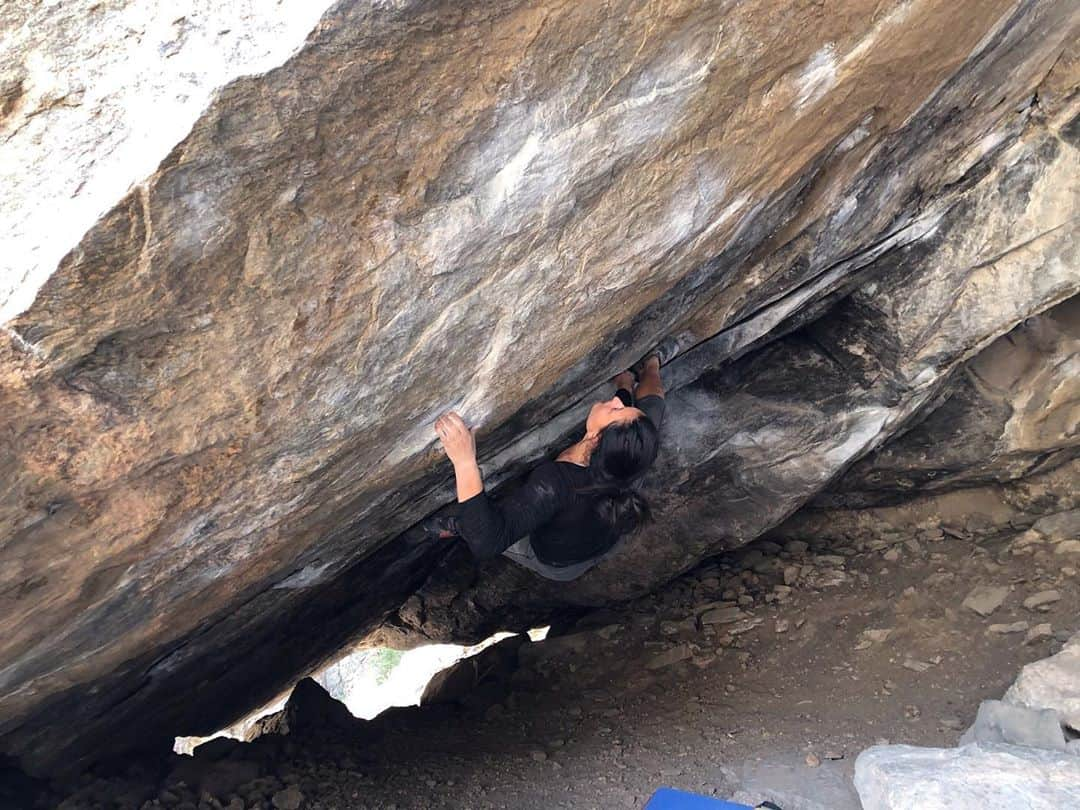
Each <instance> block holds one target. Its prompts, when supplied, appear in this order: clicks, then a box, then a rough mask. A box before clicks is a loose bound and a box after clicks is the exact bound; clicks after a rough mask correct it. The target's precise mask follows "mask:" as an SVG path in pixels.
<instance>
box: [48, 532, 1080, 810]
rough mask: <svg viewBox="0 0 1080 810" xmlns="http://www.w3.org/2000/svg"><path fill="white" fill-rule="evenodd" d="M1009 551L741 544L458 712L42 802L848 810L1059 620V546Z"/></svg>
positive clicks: (1042, 647) (531, 648)
mask: <svg viewBox="0 0 1080 810" xmlns="http://www.w3.org/2000/svg"><path fill="white" fill-rule="evenodd" d="M1009 540H1010V538H1007V537H1003V538H997V539H991V538H976V539H974V540H973V539H970V538H953V537H949V536H947V535H942V534H941V533H940V532H924V533H922V535H920V536H919V537H918V538H915V537H913V538H909V539H908V540H906V541H904V542H903V543H899V544H897V545H886V544H885V543H884V542H883V541H880V540H876V539H873V538H870V539H867V540H861V541H853V542H852V544H851V545H847V546H836V545H833V546H831V547H829V548H825V547H820V546H818V547H809V548H808V547H806V544H804V543H801V542H800V541H794V542H790V541H789V542H788V543H786V544H784V545H781V544H780V543H770V542H758V543H756V544H754V545H753V546H751V547H749V548H747V549H743V550H741V551H740V552H737V553H734V554H732V555H728V556H725V557H722V558H717V559H716V560H712V561H708V562H707V563H705V564H704V565H702V566H701V567H699V568H698V569H696V570H695V571H693V572H691V573H690V574H688V575H686V576H684V577H682V578H681V579H679V580H678V581H676V582H674V583H672V584H671V585H670V586H669V587H668V588H666V589H665V590H664V591H663V592H661V593H658V594H654V595H652V596H650V597H647V598H644V599H642V600H638V601H636V602H633V603H630V604H627V605H624V606H622V607H621V608H620V609H617V610H605V611H598V612H596V613H593V614H590V615H589V616H587V617H585V619H583V620H582V621H581V622H579V623H578V625H577V626H575V627H574V628H573V629H572V630H570V631H569V634H564V635H562V636H559V637H557V638H552V639H548V640H546V641H543V642H537V643H533V644H525V645H523V646H522V647H521V651H520V653H519V658H520V665H519V666H518V668H517V669H516V670H515V671H514V672H513V673H512V674H507V670H506V668H505V667H499V666H491V667H490V668H488V669H486V670H485V668H484V667H481V671H480V672H478V673H477V674H476V675H477V677H475V678H474V680H475V681H478V686H477V688H476V689H475V690H473V691H472V692H471V693H463V692H461V690H460V689H459V690H458V694H457V697H459V698H460V700H459V701H458V702H453V703H445V704H437V705H433V706H429V707H425V708H423V709H409V710H394V711H392V712H390V713H388V714H385V715H383V716H381V717H380V718H377V719H376V720H375V721H371V722H370V723H368V724H366V725H363V726H359V725H358V726H357V728H358V729H361V730H359V731H357V730H356V729H353V730H350V731H342V730H340V729H337V728H335V729H334V730H333V731H331V730H329V728H328V730H327V733H326V734H323V735H320V734H316V735H314V736H310V735H296V734H294V735H289V736H276V735H274V736H270V735H268V736H267V737H264V738H262V739H260V740H258V741H256V742H255V743H253V744H248V745H244V744H239V743H237V744H232V745H233V747H232V748H230V749H229V752H228V754H227V757H226V759H227V760H228V761H229V762H230V763H232V765H231V767H233V771H232V773H233V776H232V777H231V781H232V784H229V782H230V779H229V778H228V777H223V776H222V775H221V773H222V768H220V767H219V768H218V769H217V775H216V776H213V777H207V776H206V775H205V773H203V774H202V775H200V772H198V771H193V770H191V769H190V768H189V769H188V770H187V771H185V769H184V764H183V763H181V765H180V766H178V767H177V768H176V769H174V770H173V772H172V775H171V776H170V777H166V779H165V780H164V782H161V781H158V782H153V781H151V780H148V779H147V778H142V779H141V781H140V779H139V778H135V779H134V780H133V781H131V780H129V781H127V782H125V781H122V780H110V781H104V780H90V779H88V780H87V784H86V785H85V786H84V787H83V788H82V790H80V791H78V792H77V793H76V794H74V795H71V796H69V797H68V798H67V800H66V801H65V802H64V803H63V804H62V805H61V806H62V807H64V808H81V807H113V806H125V805H126V806H132V807H147V808H157V807H181V808H184V810H195V808H218V807H228V808H230V810H240V808H252V807H267V808H272V807H277V808H283V809H285V808H290V807H293V808H295V807H300V808H311V810H329V809H330V808H336V809H339V810H344V808H349V810H376V808H378V809H379V810H387V809H388V808H395V809H396V810H407V808H423V809H424V810H427V809H429V808H455V809H456V808H462V809H464V808H472V810H495V808H512V809H513V810H541V808H543V810H550V809H551V808H581V809H583V810H584V809H586V808H604V810H609V809H610V808H639V807H642V806H643V805H644V804H645V802H646V801H647V799H648V797H649V796H650V795H651V793H652V792H653V791H654V790H655V789H656V788H657V787H659V786H661V785H667V786H672V787H676V788H681V789H685V790H689V791H693V792H697V793H702V794H705V795H710V796H717V797H721V798H729V799H730V798H732V797H736V798H738V799H742V800H744V801H747V803H751V802H756V801H760V800H762V799H772V800H773V801H775V802H776V803H777V804H779V805H780V806H781V807H782V808H784V810H799V808H829V810H846V808H858V806H859V805H858V800H857V798H856V797H855V794H854V790H853V788H852V787H851V774H852V771H853V767H854V759H855V757H856V756H857V754H858V753H859V752H860V751H861V750H862V749H864V748H866V747H867V746H870V745H873V744H875V743H878V742H882V741H886V740H887V741H889V742H894V743H912V744H917V745H928V746H952V745H954V744H955V743H956V740H957V738H958V737H959V736H960V734H961V733H962V732H963V730H964V729H965V728H966V727H967V726H968V725H969V724H970V723H971V721H972V720H973V718H974V715H975V711H976V708H977V707H978V704H979V702H980V701H981V700H984V699H989V698H998V697H1000V696H1001V695H1002V693H1003V692H1004V691H1005V689H1006V688H1007V687H1008V686H1009V684H1010V683H1011V682H1012V681H1013V679H1014V678H1015V677H1016V674H1017V672H1018V671H1019V669H1020V668H1021V667H1022V666H1023V665H1024V664H1025V663H1027V662H1029V661H1033V660H1036V659H1039V658H1043V657H1046V656H1047V655H1050V654H1052V653H1054V652H1056V651H1057V650H1058V649H1059V648H1060V646H1061V643H1062V642H1063V641H1064V640H1065V639H1067V638H1068V636H1069V635H1070V634H1071V633H1072V632H1075V631H1076V630H1077V629H1078V627H1077V625H1078V621H1077V617H1078V616H1080V577H1078V575H1077V570H1076V568H1077V566H1080V555H1077V554H1064V555H1063V554H1054V553H1053V550H1052V548H1050V547H1036V548H1031V547H1029V548H1028V549H1022V550H1021V552H1022V553H1014V551H1013V550H1011V549H1010V545H1009ZM785 582H787V583H788V584H787V585H785V584H784V583H785ZM981 585H994V586H1004V587H1007V588H1008V589H1009V590H1008V593H1007V595H1006V596H1005V598H1004V601H1003V602H1002V603H1001V605H1000V606H999V607H997V608H996V609H994V610H993V612H992V613H991V614H990V615H989V616H985V617H984V616H982V615H979V614H978V613H976V612H974V611H973V610H971V609H970V608H968V607H965V606H964V605H963V603H964V601H965V599H966V597H967V596H968V595H969V593H970V592H971V591H972V590H973V589H974V588H976V586H981ZM1045 591H1056V592H1057V595H1058V598H1057V599H1056V600H1055V599H1054V595H1053V594H1050V595H1049V596H1044V597H1042V598H1044V599H1046V600H1047V603H1046V604H1044V605H1042V606H1041V607H1038V608H1029V607H1025V606H1024V604H1023V602H1024V600H1025V599H1027V598H1029V597H1031V596H1033V595H1035V594H1037V593H1041V592H1045ZM717 603H719V604H717ZM1015 623H1022V624H1020V625H1016V626H1013V627H1008V626H1007V625H1014V624H1015ZM1046 624H1049V625H1050V627H1049V628H1046V627H1045V626H1040V625H1046ZM886 630H887V631H889V632H888V633H886V632H884V631H886ZM864 631H878V632H871V633H865V632H864ZM1006 631H1008V632H1006ZM485 666H486V665H485ZM446 696H447V697H454V695H452V694H449V693H448V694H447V695H446ZM223 761H224V760H223ZM240 765H243V766H244V767H239V766H240ZM245 767H246V768H247V770H245V769H244V768H245ZM256 773H257V774H258V776H257V777H256V778H254V779H250V778H248V777H251V776H252V775H253V774H256ZM237 774H239V775H237ZM240 779H247V781H245V782H244V783H243V784H239V783H238V782H239V780H240ZM200 797H201V800H200Z"/></svg>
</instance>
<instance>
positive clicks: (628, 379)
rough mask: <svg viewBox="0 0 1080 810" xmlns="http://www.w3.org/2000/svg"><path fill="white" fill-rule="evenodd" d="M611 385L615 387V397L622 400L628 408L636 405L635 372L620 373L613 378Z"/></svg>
mask: <svg viewBox="0 0 1080 810" xmlns="http://www.w3.org/2000/svg"><path fill="white" fill-rule="evenodd" d="M611 384H612V385H614V386H615V395H616V396H617V397H618V398H619V399H620V400H622V404H623V405H625V406H626V407H627V408H632V407H633V405H634V372H632V371H620V372H619V373H618V374H616V375H615V376H614V377H612V378H611Z"/></svg>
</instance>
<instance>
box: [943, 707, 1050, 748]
mask: <svg viewBox="0 0 1080 810" xmlns="http://www.w3.org/2000/svg"><path fill="white" fill-rule="evenodd" d="M973 742H974V743H1009V744H1011V745H1030V746H1034V747H1035V748H1046V749H1049V750H1052V751H1064V750H1065V746H1066V744H1067V743H1068V739H1067V738H1066V737H1065V729H1064V728H1062V726H1061V715H1060V714H1058V712H1056V711H1054V710H1053V709H1045V708H1038V709H1034V708H1030V707H1028V706H1016V705H1013V704H1011V703H1005V702H1003V701H1000V700H984V701H983V702H982V703H981V704H979V712H978V714H977V715H976V716H975V722H974V723H973V724H972V726H971V728H969V729H968V730H967V731H966V732H965V733H964V736H962V737H961V738H960V742H959V745H967V744H968V743H973Z"/></svg>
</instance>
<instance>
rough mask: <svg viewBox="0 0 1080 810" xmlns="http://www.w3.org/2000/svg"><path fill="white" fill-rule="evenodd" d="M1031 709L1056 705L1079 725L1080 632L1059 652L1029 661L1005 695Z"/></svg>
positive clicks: (1018, 704)
mask: <svg viewBox="0 0 1080 810" xmlns="http://www.w3.org/2000/svg"><path fill="white" fill-rule="evenodd" d="M1002 699H1003V700H1004V701H1005V702H1006V703H1014V704H1016V705H1017V706H1028V707H1029V708H1032V709H1055V710H1056V711H1057V712H1059V713H1060V714H1061V716H1062V717H1063V718H1064V719H1065V722H1067V723H1068V724H1069V725H1070V726H1072V727H1073V728H1080V633H1077V634H1076V635H1074V636H1073V637H1072V638H1071V639H1070V640H1069V643H1068V644H1066V645H1065V647H1064V648H1063V649H1062V650H1061V652H1059V653H1058V654H1057V655H1052V656H1050V657H1049V658H1044V659H1043V660H1041V661H1035V662H1034V663H1032V664H1028V665H1027V666H1026V667H1024V668H1023V669H1022V670H1020V675H1019V676H1018V677H1017V679H1016V682H1015V683H1014V684H1013V685H1012V686H1010V687H1009V691H1008V692H1006V693H1005V697H1004V698H1002Z"/></svg>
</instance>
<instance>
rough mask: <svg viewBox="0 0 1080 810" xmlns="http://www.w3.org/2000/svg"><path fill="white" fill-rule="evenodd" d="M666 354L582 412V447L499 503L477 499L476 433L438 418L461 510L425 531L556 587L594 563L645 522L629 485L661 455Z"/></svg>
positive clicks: (450, 417)
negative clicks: (506, 561)
mask: <svg viewBox="0 0 1080 810" xmlns="http://www.w3.org/2000/svg"><path fill="white" fill-rule="evenodd" d="M668 351H670V350H669V349H667V347H664V346H662V347H659V348H658V350H657V351H656V352H654V353H652V354H650V355H648V356H647V357H645V358H644V359H643V360H642V361H641V362H640V363H639V364H638V365H637V366H635V368H634V371H624V372H622V373H620V374H618V375H616V376H615V378H614V379H612V383H613V384H614V385H615V388H616V392H615V396H613V397H612V398H611V399H608V400H604V401H602V402H597V403H595V404H594V405H593V406H592V407H591V408H590V409H589V414H588V417H587V419H586V420H585V435H584V437H583V438H582V439H581V441H579V442H577V443H576V444H574V445H571V446H570V447H568V448H566V449H565V450H564V451H563V452H562V453H560V454H559V456H558V457H557V458H556V459H555V460H554V461H546V462H544V463H543V464H541V465H540V466H538V467H537V468H536V469H535V470H533V471H532V474H531V475H530V476H529V477H528V479H527V480H526V481H525V484H524V485H523V486H522V487H521V488H520V489H518V490H517V491H516V492H514V493H513V494H511V495H508V496H507V497H505V498H503V499H501V500H499V501H495V500H492V499H491V498H489V497H488V496H487V494H486V493H485V492H484V483H483V480H482V479H481V474H480V468H479V466H478V465H477V461H476V444H475V441H474V439H473V432H472V431H471V430H470V429H469V428H468V426H467V425H466V424H465V422H464V420H462V418H461V417H460V416H458V415H457V414H456V413H453V412H449V413H445V414H443V415H442V416H440V417H439V418H438V419H437V420H436V421H435V432H436V434H437V435H438V436H439V439H440V440H441V442H442V446H443V449H444V450H445V451H446V455H447V456H448V457H449V459H450V461H451V462H452V463H453V465H454V475H455V478H456V479H457V499H458V511H457V514H456V515H454V516H452V517H450V518H442V519H437V520H435V521H433V522H431V523H429V531H432V532H434V533H435V534H436V536H439V537H441V538H449V537H455V536H460V537H461V538H462V539H464V540H465V542H466V544H467V545H468V546H469V549H470V550H471V551H472V553H473V555H474V556H476V557H477V558H478V559H488V558H491V557H494V556H495V555H497V554H500V553H501V554H503V555H505V556H507V557H509V558H510V559H512V560H513V561H514V562H516V563H518V564H520V565H523V566H525V567H526V568H529V569H531V570H533V571H535V572H537V573H538V574H540V575H541V576H544V577H546V578H548V579H554V580H559V581H569V580H572V579H577V578H578V577H579V576H581V575H582V574H584V573H585V572H586V571H587V570H589V569H590V568H592V567H593V566H594V565H596V564H597V563H598V562H600V560H601V559H603V558H604V557H605V556H606V555H607V554H608V553H610V551H611V550H612V548H613V547H614V546H615V544H616V543H617V542H618V540H619V538H621V537H623V536H625V535H626V534H628V533H629V532H631V531H632V530H634V529H635V528H637V527H638V526H640V525H641V524H642V523H644V522H645V521H647V520H648V519H649V506H648V504H647V503H646V501H645V499H644V498H643V497H642V496H641V494H640V493H639V492H638V491H637V490H636V489H635V485H636V484H637V483H638V481H639V480H640V479H641V477H642V476H643V475H644V473H645V471H646V470H648V468H649V466H650V465H651V464H652V462H653V459H655V458H656V452H657V449H658V448H659V428H660V423H661V421H662V420H663V417H664V408H665V404H664V388H663V385H662V384H661V381H660V364H661V360H663V359H666V358H665V357H663V355H665V354H667V352H668ZM635 376H636V377H637V388H636V390H635V389H634V381H635ZM632 391H633V393H631V392H632Z"/></svg>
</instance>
